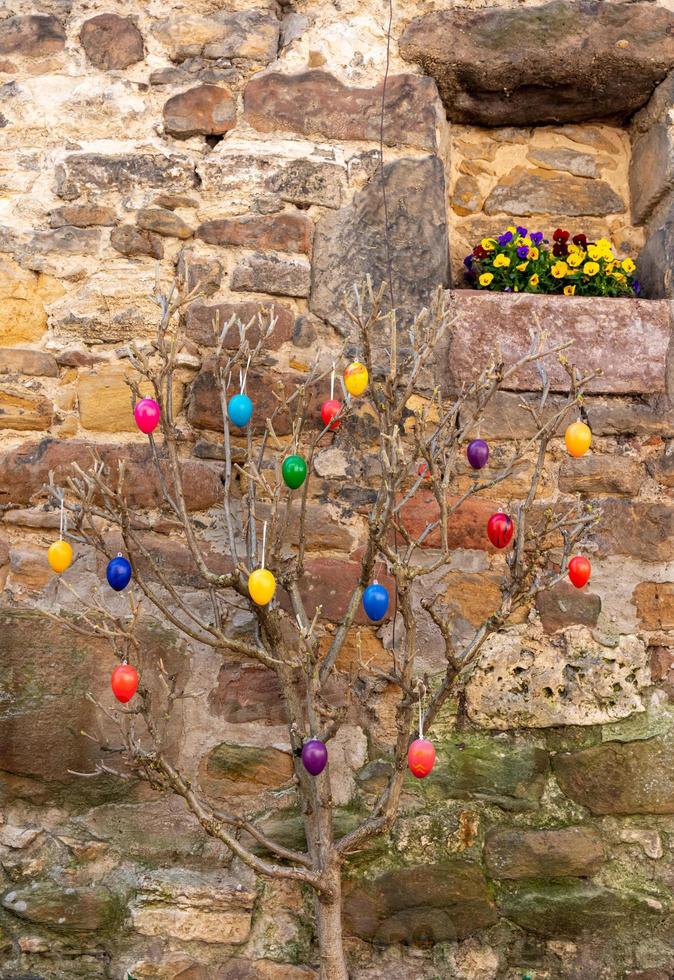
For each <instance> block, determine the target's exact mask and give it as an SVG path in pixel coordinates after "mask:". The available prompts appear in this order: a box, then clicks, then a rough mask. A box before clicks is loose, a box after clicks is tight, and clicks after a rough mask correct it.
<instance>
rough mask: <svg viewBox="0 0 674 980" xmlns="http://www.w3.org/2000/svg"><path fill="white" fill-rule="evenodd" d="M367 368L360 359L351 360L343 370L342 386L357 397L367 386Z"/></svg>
mask: <svg viewBox="0 0 674 980" xmlns="http://www.w3.org/2000/svg"><path fill="white" fill-rule="evenodd" d="M367 382H368V373H367V368H366V367H365V365H364V364H361V363H360V361H352V363H351V364H349V366H348V367H347V368H345V370H344V387H345V388H346V390H347V391H348V393H349V394H350V395H352V396H353V397H354V398H358V397H359V396H360V395H362V394H363V392H364V391H365V389H366V388H367Z"/></svg>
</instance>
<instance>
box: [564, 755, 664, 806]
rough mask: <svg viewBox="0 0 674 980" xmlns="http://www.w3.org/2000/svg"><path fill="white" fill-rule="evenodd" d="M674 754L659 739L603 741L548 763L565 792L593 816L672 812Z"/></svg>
mask: <svg viewBox="0 0 674 980" xmlns="http://www.w3.org/2000/svg"><path fill="white" fill-rule="evenodd" d="M673 760H674V755H673V753H672V744H671V742H670V741H669V740H667V739H664V738H652V739H648V740H642V741H636V742H624V743H623V742H607V743H605V744H603V745H596V746H593V747H592V748H589V749H582V750H581V751H580V752H568V753H567V752H563V753H559V754H558V755H556V756H555V757H554V759H553V766H554V771H555V775H556V777H557V781H558V783H559V785H560V786H561V788H562V790H563V792H564V793H566V795H567V796H569V797H571V799H572V800H575V801H576V803H580V804H582V805H583V806H585V807H587V808H588V809H589V810H591V811H592V813H597V814H603V813H625V814H629V813H674V762H673Z"/></svg>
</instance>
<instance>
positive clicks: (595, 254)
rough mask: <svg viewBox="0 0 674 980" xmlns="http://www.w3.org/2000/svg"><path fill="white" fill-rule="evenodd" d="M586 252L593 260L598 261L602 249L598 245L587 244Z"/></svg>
mask: <svg viewBox="0 0 674 980" xmlns="http://www.w3.org/2000/svg"><path fill="white" fill-rule="evenodd" d="M587 254H588V255H589V256H590V258H591V259H592V261H593V262H598V261H599V259H600V258H601V255H602V250H601V249H600V248H599V246H598V245H588V246H587Z"/></svg>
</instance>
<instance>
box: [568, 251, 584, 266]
mask: <svg viewBox="0 0 674 980" xmlns="http://www.w3.org/2000/svg"><path fill="white" fill-rule="evenodd" d="M583 258H584V255H583V253H582V252H576V253H575V254H574V255H570V256H569V258H568V259H567V261H568V263H569V265H570V266H571V268H572V269H577V268H578V266H579V265H580V264H581V262H582V261H583Z"/></svg>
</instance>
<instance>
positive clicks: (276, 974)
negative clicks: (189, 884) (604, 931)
mask: <svg viewBox="0 0 674 980" xmlns="http://www.w3.org/2000/svg"><path fill="white" fill-rule="evenodd" d="M316 976H317V974H316V971H315V970H312V969H311V968H310V967H308V966H291V965H290V964H289V963H274V962H273V961H272V960H244V959H238V958H237V959H233V960H229V961H228V962H227V963H226V964H225V965H224V966H221V967H220V969H219V970H218V974H217V977H216V980H316ZM656 980H657V978H656Z"/></svg>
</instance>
